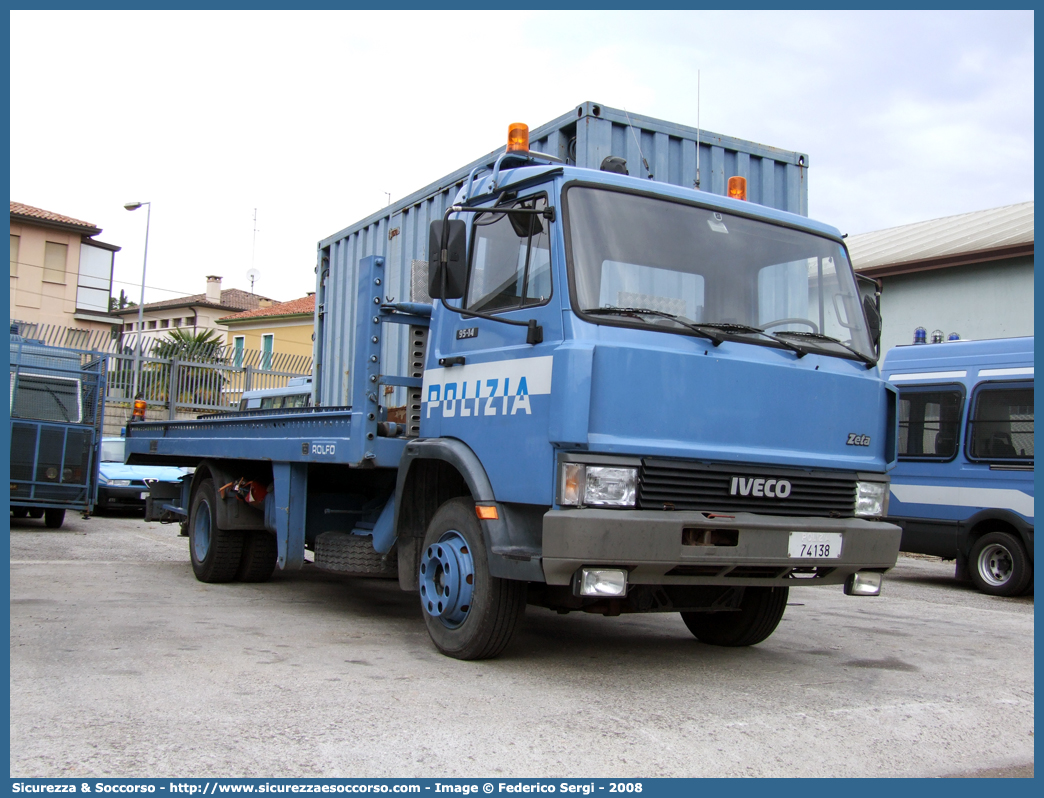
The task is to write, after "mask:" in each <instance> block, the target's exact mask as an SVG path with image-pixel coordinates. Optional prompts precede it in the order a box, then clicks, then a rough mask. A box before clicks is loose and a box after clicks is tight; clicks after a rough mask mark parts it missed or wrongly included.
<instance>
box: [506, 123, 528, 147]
mask: <svg viewBox="0 0 1044 798" xmlns="http://www.w3.org/2000/svg"><path fill="white" fill-rule="evenodd" d="M507 151H508V152H529V125H523V124H522V123H521V122H512V123H511V124H510V125H508V142H507Z"/></svg>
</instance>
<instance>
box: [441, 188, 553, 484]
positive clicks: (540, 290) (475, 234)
mask: <svg viewBox="0 0 1044 798" xmlns="http://www.w3.org/2000/svg"><path fill="white" fill-rule="evenodd" d="M551 196H553V195H552V193H551V191H550V186H547V187H540V188H533V189H529V190H527V191H524V192H519V194H518V195H517V196H516V197H513V198H511V199H510V200H508V201H506V202H505V201H503V200H501V201H500V203H499V204H497V205H494V204H493V203H492V202H491V203H490V204H489V207H490V212H488V213H477V214H475V215H474V217H473V219H472V220H471V230H470V237H469V246H468V257H469V263H468V275H467V282H466V288H465V294H464V297H463V298H462V299H461V300H460V303H459V304H460V306H462V307H464V308H465V309H469V310H476V311H480V312H482V313H486V314H490V315H494V316H496V317H497V318H500V319H509V320H513V321H518V322H528V321H529V320H530V319H533V320H535V321H536V323H537V324H538V325H539V326H540V327H541V328H542V334H543V340H542V341H541V342H540V343H537V344H528V343H526V338H527V328H526V327H525V326H517V325H512V324H504V323H502V322H499V321H494V320H491V319H484V318H479V317H476V316H468V315H466V314H459V313H454V312H452V311H447V312H442V313H441V314H440V324H439V329H438V330H437V332H436V334H435V336H434V341H435V351H434V353H433V355H434V357H431V358H429V363H428V365H429V368H428V369H427V370H426V371H425V377H424V390H423V399H424V407H423V410H422V415H423V417H424V419H425V421H426V422H431V421H435V420H436V419H438V422H439V423H437V424H432V425H430V426H429V429H433V430H434V429H435V428H437V429H438V430H439V431H438V432H437V433H435V434H438V435H440V436H442V437H452V438H459V439H460V440H462V441H464V442H465V443H467V444H468V445H469V446H470V447H471V448H472V450H473V451H475V453H476V454H477V455H478V456H479V458H480V459H481V460H482V463H483V465H484V467H485V469H486V473H487V474H488V476H489V478H490V482H491V483H492V485H493V490H494V493H495V494H496V497H497V499H498V500H500V501H510V502H522V503H528V504H551V503H552V497H551V486H552V484H553V479H552V468H553V454H552V450H551V445H550V443H549V441H548V420H549V413H550V405H551V363H552V353H553V351H554V349H555V348H556V347H557V346H558V345H559V344H560V343H561V340H562V317H561V312H560V308H559V304H560V303H559V302H558V301H557V300H556V299H554V298H553V297H554V294H555V290H556V286H555V285H553V279H552V268H551V266H552V263H551V258H552V250H553V249H554V247H553V245H552V241H553V238H554V232H555V231H554V225H555V223H554V222H552V221H551V220H549V219H546V218H544V217H543V216H542V215H540V214H536V213H511V211H510V209H511V208H526V209H532V210H541V209H545V208H547V207H548V205H549V197H551ZM494 208H495V210H494ZM451 304H457V303H456V302H451Z"/></svg>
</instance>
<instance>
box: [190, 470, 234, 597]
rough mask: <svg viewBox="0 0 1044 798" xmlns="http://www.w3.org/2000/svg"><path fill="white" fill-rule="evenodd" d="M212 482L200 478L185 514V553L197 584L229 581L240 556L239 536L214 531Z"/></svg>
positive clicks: (225, 531) (214, 509)
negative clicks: (186, 527) (187, 531)
mask: <svg viewBox="0 0 1044 798" xmlns="http://www.w3.org/2000/svg"><path fill="white" fill-rule="evenodd" d="M216 508H217V500H216V499H215V494H214V481H213V480H212V479H204V480H202V481H201V482H200V483H199V484H198V485H197V486H196V491H195V493H194V494H193V496H192V509H191V511H190V512H189V553H190V556H191V557H192V571H193V573H195V574H196V579H198V580H199V581H200V582H209V583H217V582H231V581H232V580H233V579H235V578H236V574H237V573H238V571H239V561H240V558H241V557H242V555H243V533H242V532H238V531H230V530H226V529H218V525H217V513H216Z"/></svg>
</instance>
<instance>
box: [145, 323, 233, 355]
mask: <svg viewBox="0 0 1044 798" xmlns="http://www.w3.org/2000/svg"><path fill="white" fill-rule="evenodd" d="M221 346H222V343H221V335H220V334H219V333H218V332H217V331H216V330H199V331H198V332H192V331H191V330H189V329H188V328H187V327H175V328H174V329H173V330H171V331H170V332H169V333H167V337H166V338H160V339H159V340H158V341H157V342H156V348H155V349H154V350H153V354H154V355H155V356H156V357H163V358H178V359H179V360H195V361H201V362H214V361H215V360H216V359H218V356H219V354H220V351H219V350H220V349H221Z"/></svg>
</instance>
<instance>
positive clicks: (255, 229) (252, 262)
mask: <svg viewBox="0 0 1044 798" xmlns="http://www.w3.org/2000/svg"><path fill="white" fill-rule="evenodd" d="M256 250H257V208H254V240H253V241H252V242H251V244H250V272H256V271H257V270H256V269H255V268H254V252H255V251H256ZM250 272H247V274H248V275H249V274H250ZM253 280H254V278H252V277H251V278H250V284H251V289H250V293H251V294H252V293H254V289H253V287H252V286H253Z"/></svg>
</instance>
